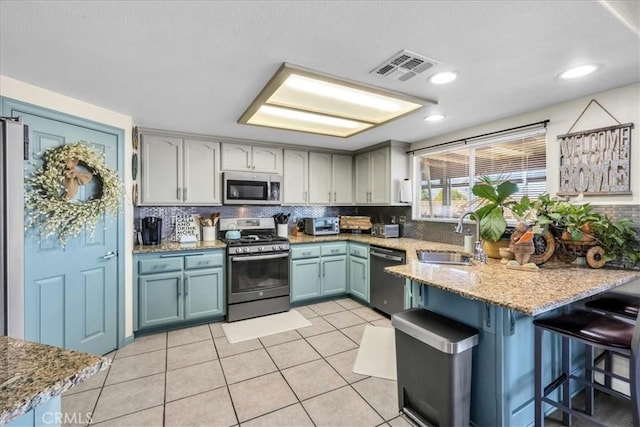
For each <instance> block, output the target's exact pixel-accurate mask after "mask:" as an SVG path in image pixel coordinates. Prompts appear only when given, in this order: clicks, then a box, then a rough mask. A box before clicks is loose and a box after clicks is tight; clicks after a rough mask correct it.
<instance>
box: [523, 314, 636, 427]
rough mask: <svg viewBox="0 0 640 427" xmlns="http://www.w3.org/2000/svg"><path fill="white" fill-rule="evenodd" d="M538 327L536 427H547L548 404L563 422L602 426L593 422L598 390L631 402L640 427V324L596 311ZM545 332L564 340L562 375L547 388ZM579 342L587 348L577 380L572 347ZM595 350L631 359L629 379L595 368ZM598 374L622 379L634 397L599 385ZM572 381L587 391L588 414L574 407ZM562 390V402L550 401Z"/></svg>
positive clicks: (542, 322) (554, 318)
mask: <svg viewBox="0 0 640 427" xmlns="http://www.w3.org/2000/svg"><path fill="white" fill-rule="evenodd" d="M533 323H534V325H535V425H536V426H540V427H542V426H544V405H543V404H544V403H548V404H550V405H552V406H554V407H556V408H558V409H560V410H561V411H562V412H563V414H562V422H563V424H565V425H571V421H572V416H577V417H579V418H582V419H585V420H588V421H590V422H592V423H594V424H596V425H602V424H599V423H598V422H596V421H595V419H594V418H593V412H594V405H593V401H594V389H597V390H600V391H602V392H605V393H607V394H610V395H612V396H615V397H619V398H622V399H625V400H631V403H632V408H633V422H634V425H638V426H640V415H639V413H638V411H639V407H640V383H639V380H640V356H639V354H640V322H638V321H637V320H636V322H635V325H634V324H633V323H631V322H629V321H624V320H620V319H617V318H615V317H611V316H607V315H604V314H601V313H597V312H595V311H588V310H582V309H571V310H569V311H568V312H565V313H562V314H559V315H554V316H550V317H545V318H541V319H536V320H534V322H533ZM544 331H547V332H550V333H555V334H558V335H560V336H561V337H562V350H561V354H562V363H561V366H562V373H561V374H560V376H558V377H557V378H554V379H552V381H551V382H550V383H549V384H547V385H544V384H543V378H542V366H543V346H542V342H543V340H542V338H543V333H544ZM573 342H579V343H582V344H584V346H585V347H584V348H585V367H584V374H583V375H579V376H576V375H574V374H572V373H571V372H572V368H571V344H572V343H573ZM594 348H595V349H602V350H605V351H609V352H610V353H612V354H617V355H620V356H622V357H626V358H628V359H629V379H626V378H624V377H621V376H619V375H617V374H614V373H613V372H611V371H610V370H607V369H606V367H605V369H602V368H598V367H595V366H594V357H593V353H594ZM594 372H601V373H603V374H604V375H605V376H610V377H612V378H616V379H619V380H621V381H624V382H627V383H629V385H630V391H631V393H630V396H626V395H624V394H622V393H620V392H618V391H615V390H613V389H612V388H611V387H607V386H606V385H605V386H603V385H601V384H598V383H596V382H595V381H594V378H593V375H594ZM571 380H574V381H577V382H578V383H580V384H582V385H583V386H584V387H585V411H584V412H582V411H577V410H575V409H574V408H572V406H571V391H570V387H569V386H570V382H571ZM560 386H562V395H561V398H560V399H559V402H556V401H554V400H552V399H550V398H549V397H547V396H548V395H549V394H550V393H552V392H553V391H554V390H556V389H557V388H559V387H560Z"/></svg>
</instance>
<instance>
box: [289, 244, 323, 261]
mask: <svg viewBox="0 0 640 427" xmlns="http://www.w3.org/2000/svg"><path fill="white" fill-rule="evenodd" d="M319 256H320V246H318V245H313V246H298V245H293V246H291V259H300V258H316V257H319Z"/></svg>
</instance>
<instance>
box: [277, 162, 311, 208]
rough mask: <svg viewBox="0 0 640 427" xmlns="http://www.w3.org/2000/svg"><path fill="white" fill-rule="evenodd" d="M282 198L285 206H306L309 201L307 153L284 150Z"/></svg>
mask: <svg viewBox="0 0 640 427" xmlns="http://www.w3.org/2000/svg"><path fill="white" fill-rule="evenodd" d="M283 179H284V182H283V197H282V203H283V204H285V205H306V204H307V203H308V201H309V152H308V151H299V150H284V170H283Z"/></svg>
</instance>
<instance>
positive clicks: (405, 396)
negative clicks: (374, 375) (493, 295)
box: [391, 308, 478, 427]
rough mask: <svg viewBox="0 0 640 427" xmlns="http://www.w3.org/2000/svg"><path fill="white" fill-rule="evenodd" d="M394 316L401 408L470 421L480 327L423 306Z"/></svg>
mask: <svg viewBox="0 0 640 427" xmlns="http://www.w3.org/2000/svg"><path fill="white" fill-rule="evenodd" d="M391 321H392V323H393V327H394V328H395V333H396V361H397V373H398V407H399V410H400V411H401V412H403V413H404V414H405V415H406V416H407V417H409V418H411V419H413V420H414V421H415V422H417V423H418V424H423V425H434V426H464V427H468V426H469V412H470V401H471V399H470V395H471V355H472V351H473V347H474V346H476V345H477V344H478V330H477V329H475V328H472V327H470V326H467V325H465V324H463V323H460V322H458V321H455V320H453V319H450V318H448V317H445V316H441V315H439V314H436V313H433V312H431V311H428V310H425V309H422V308H413V309H410V310H405V311H402V312H400V313H397V314H394V315H393V316H392V317H391Z"/></svg>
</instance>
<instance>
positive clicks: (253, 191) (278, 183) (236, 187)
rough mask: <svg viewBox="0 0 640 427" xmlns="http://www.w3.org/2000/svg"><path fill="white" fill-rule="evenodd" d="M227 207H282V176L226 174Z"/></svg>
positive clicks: (242, 173) (224, 192)
mask: <svg viewBox="0 0 640 427" xmlns="http://www.w3.org/2000/svg"><path fill="white" fill-rule="evenodd" d="M222 183H223V184H222V185H223V187H222V193H223V194H222V196H223V201H222V203H224V204H225V205H281V204H282V176H281V175H274V174H268V173H254V172H224V173H223V174H222Z"/></svg>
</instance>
